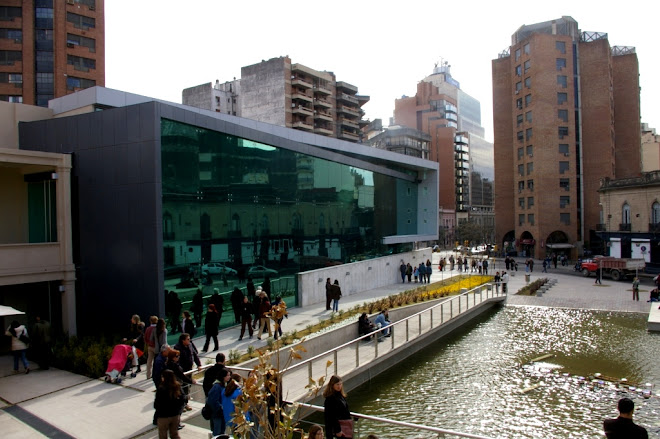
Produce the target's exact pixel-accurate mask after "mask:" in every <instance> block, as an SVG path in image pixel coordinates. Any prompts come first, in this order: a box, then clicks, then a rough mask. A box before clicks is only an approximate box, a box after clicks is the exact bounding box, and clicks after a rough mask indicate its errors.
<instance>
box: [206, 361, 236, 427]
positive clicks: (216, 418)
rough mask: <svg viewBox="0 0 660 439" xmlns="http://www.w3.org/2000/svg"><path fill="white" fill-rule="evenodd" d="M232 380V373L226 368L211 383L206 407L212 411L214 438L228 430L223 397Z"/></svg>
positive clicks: (219, 371) (220, 370) (221, 369)
mask: <svg viewBox="0 0 660 439" xmlns="http://www.w3.org/2000/svg"><path fill="white" fill-rule="evenodd" d="M214 367H215V366H214ZM230 379H231V372H229V370H227V369H225V368H224V367H223V368H219V369H218V371H217V375H216V378H215V380H214V382H213V383H211V388H210V389H209V392H208V398H207V399H206V405H207V406H208V407H209V408H210V409H211V419H210V422H211V431H212V432H213V436H214V437H215V436H218V435H221V434H224V432H225V430H226V429H227V424H226V423H225V414H224V411H223V409H222V395H223V394H224V393H225V387H226V386H227V382H228V381H229V380H230Z"/></svg>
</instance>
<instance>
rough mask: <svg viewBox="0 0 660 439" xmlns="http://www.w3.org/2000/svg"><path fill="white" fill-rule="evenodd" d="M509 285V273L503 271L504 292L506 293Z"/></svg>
mask: <svg viewBox="0 0 660 439" xmlns="http://www.w3.org/2000/svg"><path fill="white" fill-rule="evenodd" d="M508 287H509V273H507V272H506V271H503V272H502V293H504V294H506V293H507V292H508Z"/></svg>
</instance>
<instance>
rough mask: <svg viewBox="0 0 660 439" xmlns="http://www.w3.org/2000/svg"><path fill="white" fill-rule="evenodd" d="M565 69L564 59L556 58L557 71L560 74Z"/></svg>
mask: <svg viewBox="0 0 660 439" xmlns="http://www.w3.org/2000/svg"><path fill="white" fill-rule="evenodd" d="M565 68H566V58H557V71H558V72H561V71H562V70H564V69H565Z"/></svg>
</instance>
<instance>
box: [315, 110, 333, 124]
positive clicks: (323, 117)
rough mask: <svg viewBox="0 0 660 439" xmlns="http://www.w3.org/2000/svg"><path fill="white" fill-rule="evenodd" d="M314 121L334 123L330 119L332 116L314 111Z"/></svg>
mask: <svg viewBox="0 0 660 439" xmlns="http://www.w3.org/2000/svg"><path fill="white" fill-rule="evenodd" d="M314 119H320V120H326V121H328V122H332V121H334V119H333V118H332V114H330V113H324V112H323V111H315V112H314Z"/></svg>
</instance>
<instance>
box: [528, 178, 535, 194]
mask: <svg viewBox="0 0 660 439" xmlns="http://www.w3.org/2000/svg"><path fill="white" fill-rule="evenodd" d="M527 189H529V190H530V191H533V190H534V180H527Z"/></svg>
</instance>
